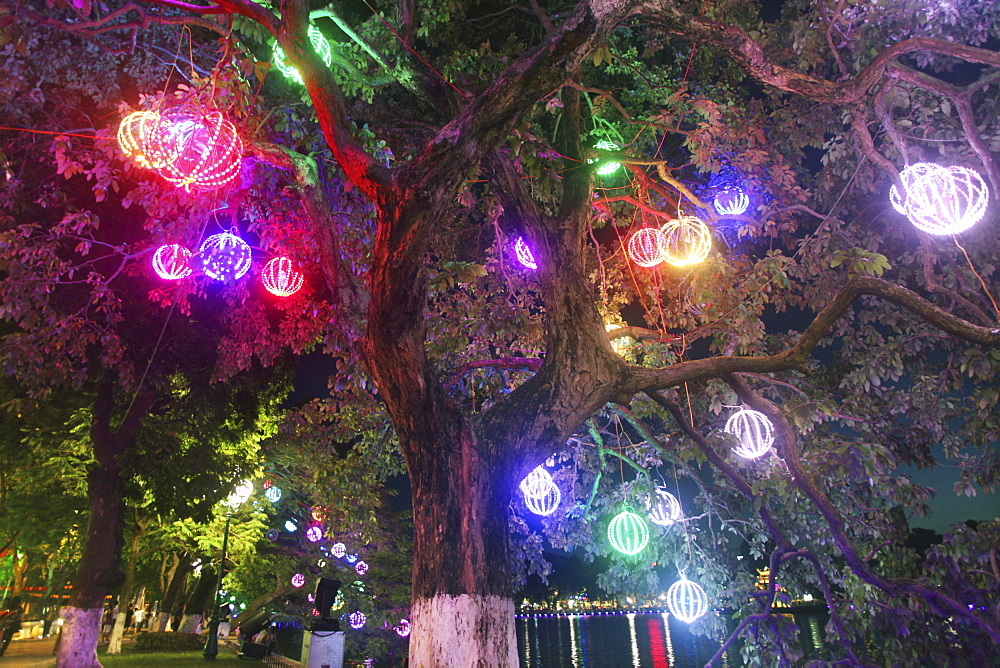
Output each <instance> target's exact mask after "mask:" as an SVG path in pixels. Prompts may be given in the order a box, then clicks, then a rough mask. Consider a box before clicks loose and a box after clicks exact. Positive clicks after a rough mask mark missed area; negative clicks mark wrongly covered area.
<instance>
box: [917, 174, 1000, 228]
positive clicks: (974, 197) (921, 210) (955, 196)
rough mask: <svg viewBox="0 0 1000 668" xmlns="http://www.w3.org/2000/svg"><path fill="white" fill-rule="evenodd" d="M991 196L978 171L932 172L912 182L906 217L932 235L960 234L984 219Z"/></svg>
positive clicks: (921, 175)
mask: <svg viewBox="0 0 1000 668" xmlns="http://www.w3.org/2000/svg"><path fill="white" fill-rule="evenodd" d="M904 171H905V170H904ZM904 183H905V182H904ZM989 197H990V191H989V188H987V187H986V182H985V181H983V177H982V176H980V175H979V173H978V172H976V171H974V170H971V169H968V168H966V167H947V168H944V167H938V168H937V169H928V170H926V171H924V172H923V173H922V174H920V175H919V176H917V177H915V178H913V179H911V180H910V183H909V187H908V188H907V192H906V217H907V218H909V219H910V222H911V223H913V224H914V226H916V227H917V229H920V230H923V231H924V232H927V233H928V234H939V235H940V234H960V233H961V232H964V231H966V230H967V229H969V228H970V227H972V226H973V225H975V224H976V223H978V222H979V221H980V220H981V219H982V217H983V215H984V214H985V213H986V204H987V202H988V201H989Z"/></svg>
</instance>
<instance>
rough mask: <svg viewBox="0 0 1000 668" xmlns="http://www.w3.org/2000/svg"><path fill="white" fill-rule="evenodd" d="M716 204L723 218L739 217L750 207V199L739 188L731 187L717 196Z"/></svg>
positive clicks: (716, 208)
mask: <svg viewBox="0 0 1000 668" xmlns="http://www.w3.org/2000/svg"><path fill="white" fill-rule="evenodd" d="M714 204H715V210H716V211H718V212H719V213H720V214H722V215H723V216H738V215H740V214H741V213H743V212H744V211H746V210H747V209H748V208H749V207H750V197H749V196H747V194H746V193H745V192H743V189H742V188H740V187H739V186H730V187H728V188H726V189H725V190H723V191H722V192H720V193H719V194H718V195H716V196H715V202H714Z"/></svg>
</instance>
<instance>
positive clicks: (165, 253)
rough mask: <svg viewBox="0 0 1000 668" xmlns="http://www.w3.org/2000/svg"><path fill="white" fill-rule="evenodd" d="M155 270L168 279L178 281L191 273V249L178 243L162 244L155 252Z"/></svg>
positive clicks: (161, 276)
mask: <svg viewBox="0 0 1000 668" xmlns="http://www.w3.org/2000/svg"><path fill="white" fill-rule="evenodd" d="M153 271H155V272H156V273H157V275H158V276H159V277H160V278H162V279H164V280H167V281H178V280H180V279H182V278H187V277H188V276H190V275H191V251H189V250H188V249H187V248H184V246H181V245H178V244H166V245H164V246H160V247H159V248H157V249H156V252H155V253H153Z"/></svg>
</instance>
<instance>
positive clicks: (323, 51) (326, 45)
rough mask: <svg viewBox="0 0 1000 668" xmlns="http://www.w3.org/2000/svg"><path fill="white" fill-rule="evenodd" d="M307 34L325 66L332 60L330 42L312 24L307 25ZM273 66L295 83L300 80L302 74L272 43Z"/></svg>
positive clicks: (280, 49)
mask: <svg viewBox="0 0 1000 668" xmlns="http://www.w3.org/2000/svg"><path fill="white" fill-rule="evenodd" d="M306 34H307V35H309V41H310V42H312V45H313V50H314V51H315V52H316V55H318V56H319V59H320V60H322V61H323V64H324V65H326V66H327V67H329V66H330V63H331V62H333V52H332V50H331V49H330V42H328V41H327V39H326V37H323V33H321V32H320V31H319V28H317V27H316V26H314V25H310V26H309V30H308V31H307V32H306ZM273 62H274V66H275V67H277V68H278V71H279V72H281V73H282V74H284V75H285V76H286V77H288V78H289V79H291V80H292V81H294V82H296V83H300V84H301V83H303V82H302V75H301V74H299V71H298V69H297V68H295V66H293V65H290V64H289V63H288V60H287V59H286V58H285V52H284V50H282V48H281V47H280V46H278V45H277V44H275V45H274V61H273Z"/></svg>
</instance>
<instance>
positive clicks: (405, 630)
mask: <svg viewBox="0 0 1000 668" xmlns="http://www.w3.org/2000/svg"><path fill="white" fill-rule="evenodd" d="M392 630H393V631H395V632H396V633H397V634H398V635H399V637H400V638H405V637H406V636H408V635H410V620H409V619H406V618H405V617H404V618H403V619H401V620H399V626H394V627H392Z"/></svg>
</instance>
